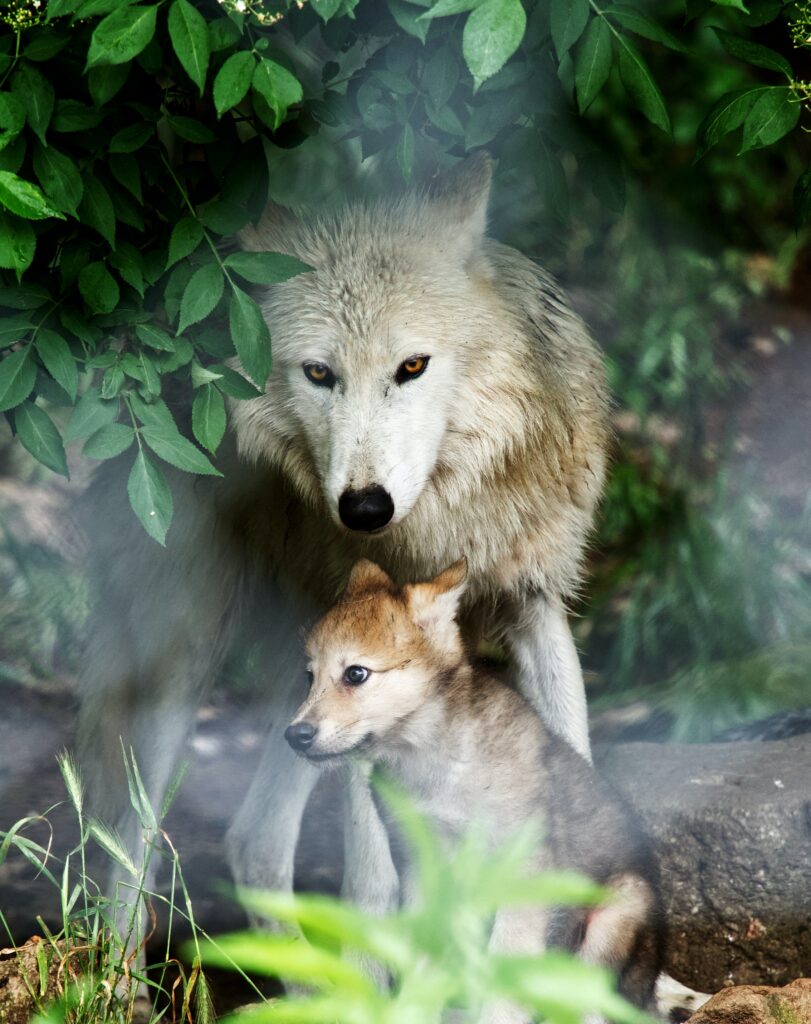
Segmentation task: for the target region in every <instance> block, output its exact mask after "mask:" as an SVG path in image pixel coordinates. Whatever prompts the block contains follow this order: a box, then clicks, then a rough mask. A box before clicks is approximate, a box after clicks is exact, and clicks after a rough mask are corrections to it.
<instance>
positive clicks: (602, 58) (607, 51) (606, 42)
mask: <svg viewBox="0 0 811 1024" xmlns="http://www.w3.org/2000/svg"><path fill="white" fill-rule="evenodd" d="M610 73H611V29H610V28H609V27H608V23H607V22H606V20H605V18H592V19H591V21H590V22H589V24H588V25H587V26H586V31H585V32H584V33H583V38H582V39H581V40H580V43H579V45H578V47H577V52H576V55H575V58H574V84H575V92H576V94H577V106H578V108H579V110H580V113H581V114H582V113H584V112H585V111H586V110H588V108H589V107H590V106H591V102H592V100H593V99H594V97H595V96H596V95H597V93H598V92H599V91H600V89H602V87H603V86H604V85H605V83H606V82H607V81H608V76H609V74H610Z"/></svg>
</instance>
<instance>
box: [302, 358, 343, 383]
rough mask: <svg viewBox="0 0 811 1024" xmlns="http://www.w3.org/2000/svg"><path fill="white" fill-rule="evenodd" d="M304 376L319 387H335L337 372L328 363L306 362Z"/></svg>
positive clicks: (303, 367)
mask: <svg viewBox="0 0 811 1024" xmlns="http://www.w3.org/2000/svg"><path fill="white" fill-rule="evenodd" d="M302 369H303V370H304V376H305V377H306V378H307V380H309V381H312V383H313V384H315V385H316V386H317V387H319V388H334V387H335V374H334V373H333V372H332V370H330V368H329V367H328V366H327V364H326V363H304V365H303V366H302Z"/></svg>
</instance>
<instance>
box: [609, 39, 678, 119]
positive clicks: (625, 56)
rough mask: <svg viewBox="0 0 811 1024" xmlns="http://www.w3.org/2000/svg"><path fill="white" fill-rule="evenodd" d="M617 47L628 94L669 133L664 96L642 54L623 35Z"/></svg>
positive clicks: (668, 117)
mask: <svg viewBox="0 0 811 1024" xmlns="http://www.w3.org/2000/svg"><path fill="white" fill-rule="evenodd" d="M618 49H619V68H620V76H621V77H622V84H623V85H624V86H625V89H626V91H627V92H628V95H629V96H630V97H631V99H633V101H634V102H635V103H636V105H637V107H639V109H640V110H641V111H642V113H643V114H644V115H645V117H647V119H648V120H649V121H650V122H651V123H652V124H655V125H656V127H657V128H661V129H662V131H663V132H667V133H668V134H670V131H671V128H670V115H669V114H668V112H667V107H666V106H665V100H664V97H663V96H662V93H661V91H660V90H659V86H658V85H657V84H656V82H654V80H653V77H652V76H651V73H650V71H649V70H648V66H647V64H646V63H645V61H644V60H643V59H642V54H641V53H640V52H639V50H637V48H636V47H635V46H634V45H633V43H630V42H629V41H628V40H627V39H626V38H625V37H624V36H623V37H621V38H620V40H619V46H618Z"/></svg>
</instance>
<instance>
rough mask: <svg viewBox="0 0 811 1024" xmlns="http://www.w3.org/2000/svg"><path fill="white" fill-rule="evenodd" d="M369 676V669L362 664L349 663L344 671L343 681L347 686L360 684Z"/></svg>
mask: <svg viewBox="0 0 811 1024" xmlns="http://www.w3.org/2000/svg"><path fill="white" fill-rule="evenodd" d="M368 678H369V669H368V668H364V667H363V665H350V666H349V668H348V669H346V671H345V672H344V682H345V683H347V684H348V685H349V686H360V684H361V683H365V682H366V680H367V679H368Z"/></svg>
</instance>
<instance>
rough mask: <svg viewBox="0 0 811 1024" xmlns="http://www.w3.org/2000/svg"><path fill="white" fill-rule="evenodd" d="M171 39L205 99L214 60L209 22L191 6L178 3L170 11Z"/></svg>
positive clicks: (184, 0) (188, 73) (185, 3)
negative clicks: (208, 76) (209, 43)
mask: <svg viewBox="0 0 811 1024" xmlns="http://www.w3.org/2000/svg"><path fill="white" fill-rule="evenodd" d="M169 38H170V39H171V40H172V46H173V48H174V51H175V53H176V54H177V59H178V60H179V61H180V63H181V64H182V65H183V70H184V71H185V72H186V74H187V75H188V76H189V78H190V79H191V80H192V81H193V82H194V84H195V85H196V86H197V88H198V89H199V90H200V95H201V96H202V95H203V89H204V88H205V84H206V71H207V70H208V60H209V57H210V53H209V47H208V27H207V25H206V20H205V18H204V17H203V16H202V14H200V12H199V11H198V10H196V9H195V8H194V7H192V5H191V4H190V3H189V2H188V0H174V3H173V4H172V6H171V7H170V8H169Z"/></svg>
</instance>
